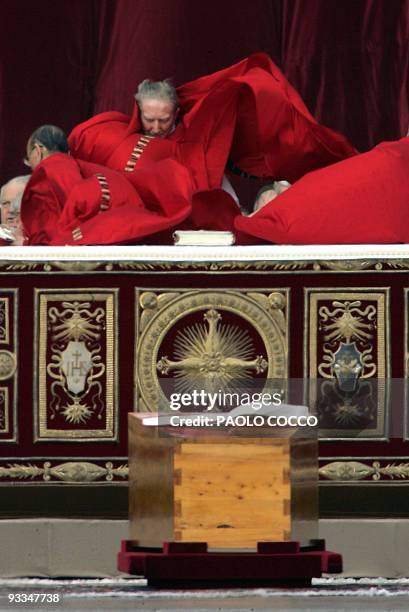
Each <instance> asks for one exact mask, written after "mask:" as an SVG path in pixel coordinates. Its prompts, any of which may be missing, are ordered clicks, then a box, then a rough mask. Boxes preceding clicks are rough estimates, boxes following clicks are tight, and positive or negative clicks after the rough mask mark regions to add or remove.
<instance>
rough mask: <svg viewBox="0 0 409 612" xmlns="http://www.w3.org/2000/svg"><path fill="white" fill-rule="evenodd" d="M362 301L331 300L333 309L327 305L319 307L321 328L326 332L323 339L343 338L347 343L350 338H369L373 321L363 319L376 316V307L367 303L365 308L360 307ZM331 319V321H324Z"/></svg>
mask: <svg viewBox="0 0 409 612" xmlns="http://www.w3.org/2000/svg"><path fill="white" fill-rule="evenodd" d="M361 305H362V302H361V301H360V300H356V301H354V302H349V301H346V302H344V303H343V302H338V301H334V302H332V307H333V310H330V309H329V308H328V307H327V306H322V307H321V308H320V309H319V315H320V317H321V321H322V322H324V323H322V329H323V330H324V332H325V333H326V335H325V337H324V340H325V341H326V342H331V341H333V340H340V339H341V338H345V340H346V341H347V343H350V342H351V341H352V339H354V338H355V339H356V340H370V339H371V338H372V337H373V334H371V333H370V332H371V331H373V330H374V329H375V321H374V322H370V323H364V322H363V319H364V318H367V319H368V321H372V320H373V319H375V316H376V308H375V307H374V306H372V305H368V306H367V307H366V308H365V310H363V309H361V308H360V306H361ZM326 321H331V323H326Z"/></svg>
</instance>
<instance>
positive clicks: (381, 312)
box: [304, 287, 390, 440]
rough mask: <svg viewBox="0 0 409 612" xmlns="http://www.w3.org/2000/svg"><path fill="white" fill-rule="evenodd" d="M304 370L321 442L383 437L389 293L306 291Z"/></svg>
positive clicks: (379, 290) (377, 290)
mask: <svg viewBox="0 0 409 612" xmlns="http://www.w3.org/2000/svg"><path fill="white" fill-rule="evenodd" d="M304 334H305V338H304V369H305V378H308V400H309V405H310V407H311V409H313V410H314V411H315V412H316V414H317V416H318V419H319V426H320V437H321V438H324V439H346V440H353V439H365V438H367V439H380V440H384V439H385V438H386V436H387V426H386V424H387V417H388V399H389V394H388V391H389V359H390V357H389V355H390V347H389V288H379V287H376V288H368V289H366V288H365V289H357V288H345V289H344V288H331V289H326V288H325V289H324V288H322V289H321V288H320V289H317V288H314V289H312V288H308V289H305V325H304Z"/></svg>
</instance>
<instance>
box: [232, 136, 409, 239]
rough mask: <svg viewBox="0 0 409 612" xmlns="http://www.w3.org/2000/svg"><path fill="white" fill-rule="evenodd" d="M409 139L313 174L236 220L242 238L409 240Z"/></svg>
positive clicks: (403, 139) (386, 144) (238, 236)
mask: <svg viewBox="0 0 409 612" xmlns="http://www.w3.org/2000/svg"><path fill="white" fill-rule="evenodd" d="M408 168H409V138H402V139H401V140H398V141H396V142H384V143H381V144H379V145H378V146H376V147H375V148H374V149H372V150H371V151H369V152H368V153H362V154H361V155H357V156H356V157H353V158H351V159H346V160H344V161H341V162H338V163H337V164H333V165H332V166H329V167H328V168H322V169H320V170H316V171H314V172H310V173H308V174H306V175H305V176H304V177H302V178H301V179H300V180H299V181H297V182H296V183H295V184H294V185H293V186H292V187H289V188H288V189H287V190H286V191H284V192H283V193H281V194H280V195H277V197H275V198H274V199H273V200H271V201H270V202H268V203H267V204H265V206H264V207H263V208H261V209H260V210H259V211H257V212H256V213H255V214H253V215H252V216H250V217H244V216H242V215H240V216H237V217H236V218H235V228H236V233H237V238H238V240H237V241H238V242H239V243H242V244H244V243H245V244H249V243H252V244H256V243H260V239H261V240H262V241H267V242H273V243H275V244H393V243H399V242H401V243H408V242H409V205H408V203H409V181H408Z"/></svg>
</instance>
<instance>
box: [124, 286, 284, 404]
mask: <svg viewBox="0 0 409 612" xmlns="http://www.w3.org/2000/svg"><path fill="white" fill-rule="evenodd" d="M288 296H289V289H268V290H263V291H261V290H260V291H259V290H251V291H250V290H245V289H241V290H237V289H234V290H233V289H232V290H182V289H181V290H174V291H169V290H167V291H157V290H155V291H154V290H150V289H149V290H141V289H139V290H136V303H137V315H136V338H137V343H136V354H135V363H136V368H135V379H136V389H137V395H136V410H137V411H142V412H145V411H147V412H152V411H156V410H158V409H159V406H160V405H161V402H166V399H165V394H164V392H163V389H162V387H161V382H160V380H162V379H163V377H172V376H173V377H175V378H176V379H177V380H178V384H180V385H181V388H185V389H187V388H189V386H190V388H192V387H195V383H198V384H201V383H203V381H205V384H209V385H210V384H211V385H212V389H216V390H221V389H223V390H227V389H229V390H231V389H230V388H229V383H231V384H232V385H233V384H234V381H237V380H240V381H244V383H243V384H245V382H246V381H253V380H254V379H255V378H257V379H258V381H259V382H260V380H261V381H263V380H267V379H268V380H271V379H274V380H276V381H285V380H286V379H287V378H288ZM260 384H264V383H263V382H261V383H260Z"/></svg>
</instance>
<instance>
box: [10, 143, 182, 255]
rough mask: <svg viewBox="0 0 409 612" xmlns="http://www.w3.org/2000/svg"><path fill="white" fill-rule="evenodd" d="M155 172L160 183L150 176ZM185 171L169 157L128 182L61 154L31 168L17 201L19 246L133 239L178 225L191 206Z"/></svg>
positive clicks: (120, 175)
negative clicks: (21, 238) (21, 236)
mask: <svg viewBox="0 0 409 612" xmlns="http://www.w3.org/2000/svg"><path fill="white" fill-rule="evenodd" d="M157 171H159V172H160V174H161V176H162V177H163V182H159V181H156V180H154V177H155V176H156V172H157ZM191 196H192V190H191V183H190V177H189V174H188V172H187V171H186V169H185V168H184V167H183V166H181V165H180V164H178V163H177V162H175V161H173V160H171V159H169V160H165V161H163V162H159V163H158V164H155V167H154V168H153V169H152V168H151V167H149V166H146V167H145V168H144V169H143V170H141V172H140V173H138V176H137V177H136V179H135V180H134V181H133V182H132V184H131V183H130V182H129V181H127V180H126V179H125V178H124V177H123V175H122V174H120V173H118V172H115V171H113V170H110V169H108V168H105V167H103V166H99V165H95V164H92V163H89V162H84V161H81V160H75V159H73V158H72V157H71V156H69V155H66V154H64V153H55V154H52V155H50V156H49V157H47V158H46V159H44V160H43V161H42V162H41V163H40V164H39V165H38V166H37V167H36V168H35V170H34V171H33V174H32V176H31V178H30V180H29V182H28V183H27V186H26V188H25V191H24V195H23V199H22V203H21V220H22V225H23V231H24V234H25V235H26V241H25V244H30V245H35V244H52V245H67V244H72V245H80V244H115V243H119V242H129V241H132V242H136V241H138V240H141V239H142V238H144V237H145V236H147V235H150V234H154V233H156V232H161V231H163V230H166V229H168V228H170V227H173V226H174V225H175V224H177V223H181V222H182V221H183V220H184V219H185V218H186V217H187V216H188V215H189V213H190V210H191Z"/></svg>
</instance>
